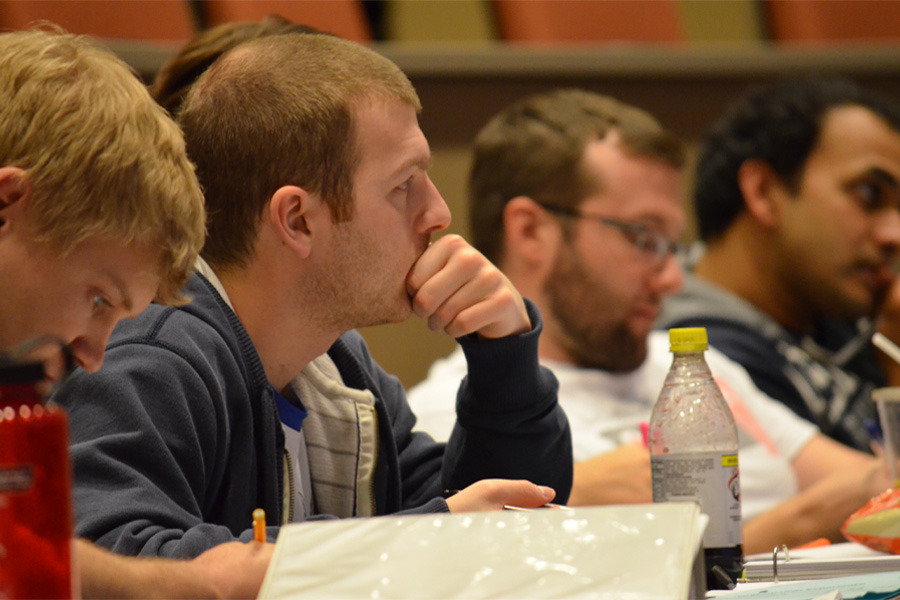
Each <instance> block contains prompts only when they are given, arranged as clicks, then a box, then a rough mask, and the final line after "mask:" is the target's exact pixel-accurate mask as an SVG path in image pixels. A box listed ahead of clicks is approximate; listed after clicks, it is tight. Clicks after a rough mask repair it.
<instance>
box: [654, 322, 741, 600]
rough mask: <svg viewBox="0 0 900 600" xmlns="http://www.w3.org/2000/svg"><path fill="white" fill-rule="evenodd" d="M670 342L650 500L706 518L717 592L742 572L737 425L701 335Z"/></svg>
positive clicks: (709, 575) (678, 332) (709, 573)
mask: <svg viewBox="0 0 900 600" xmlns="http://www.w3.org/2000/svg"><path fill="white" fill-rule="evenodd" d="M669 344H670V349H671V351H672V352H673V353H674V355H675V358H674V360H673V361H672V367H671V369H669V374H668V375H667V376H666V382H665V384H664V385H663V389H662V392H660V395H659V399H658V400H657V401H656V405H655V406H654V407H653V413H652V415H651V417H650V430H649V440H648V443H649V446H650V465H651V470H652V474H653V501H654V502H675V501H694V502H698V503H699V504H700V509H701V510H702V512H704V513H706V514H707V515H709V525H708V526H707V528H706V532H705V533H704V536H703V547H704V561H705V566H706V584H707V588H708V589H723V588H725V587H727V584H728V583H729V581H728V580H729V579H730V581H735V580H736V579H737V578H738V577H740V575H741V570H742V568H743V548H742V546H741V543H742V541H743V536H742V532H741V486H740V477H739V471H738V434H737V427H736V426H735V424H734V417H733V416H732V415H731V410H730V409H729V408H728V404H727V403H726V402H725V399H724V397H723V396H722V392H721V390H719V386H717V385H716V382H715V381H714V380H713V377H712V373H710V370H709V366H708V365H707V364H706V360H705V359H704V357H703V352H704V351H705V350H706V349H707V339H706V329H704V328H702V327H693V328H685V329H672V330H670V331H669ZM726 575H727V578H726V577H725V576H726Z"/></svg>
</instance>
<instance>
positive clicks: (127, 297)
mask: <svg viewBox="0 0 900 600" xmlns="http://www.w3.org/2000/svg"><path fill="white" fill-rule="evenodd" d="M0 59H2V62H3V68H2V69H0V289H2V291H3V293H2V294H0V315H2V317H0V350H2V352H3V353H11V352H14V351H15V349H21V348H23V347H25V346H28V345H30V344H29V341H30V340H35V339H48V338H49V339H53V340H56V341H58V342H59V343H62V344H65V345H67V346H68V347H69V348H70V350H71V353H72V355H73V357H74V359H75V361H76V362H77V363H78V364H79V365H80V366H81V367H82V368H83V369H84V370H85V371H91V372H93V371H97V370H98V369H99V368H100V366H101V364H102V362H103V356H104V349H105V347H106V342H107V340H108V338H109V335H110V332H111V331H112V329H113V326H114V325H115V324H116V323H117V322H118V321H120V320H122V319H127V318H131V317H134V316H136V315H137V314H138V313H140V312H141V310H143V309H144V308H146V307H147V306H148V305H149V304H150V301H151V300H153V299H154V298H155V299H156V301H157V302H160V303H166V304H183V303H184V302H186V301H187V300H188V298H187V297H186V296H185V295H184V294H183V293H182V291H181V288H182V286H183V284H184V282H185V281H186V279H187V277H188V275H189V273H190V270H191V267H192V265H193V262H194V260H195V257H196V256H197V253H198V252H199V250H200V247H201V245H202V244H203V235H204V216H205V212H204V209H203V198H202V195H201V192H200V187H199V186H198V184H197V180H196V177H195V176H194V172H193V167H192V165H191V163H190V161H189V160H188V159H187V155H186V153H185V146H184V139H183V137H182V134H181V132H180V131H179V129H178V127H177V126H176V125H175V123H174V122H172V121H171V119H169V118H168V117H167V116H166V114H165V112H164V111H163V110H161V109H160V108H159V106H157V104H156V103H155V102H154V101H153V100H152V99H151V98H150V96H149V95H148V94H147V90H146V89H145V88H144V86H143V85H142V84H141V82H140V81H139V80H138V79H137V77H135V75H134V74H133V73H132V72H131V71H130V70H129V69H128V67H127V66H126V65H125V64H124V63H122V62H121V61H120V60H119V59H117V58H116V57H114V56H113V55H112V54H110V53H109V52H107V51H105V50H101V49H100V48H98V47H95V46H93V45H92V44H90V43H89V42H87V41H86V40H85V39H83V38H79V37H75V36H72V35H68V34H62V33H56V32H45V31H37V30H32V31H22V32H15V33H4V34H2V35H0ZM46 347H50V346H46ZM34 358H44V359H47V358H48V357H47V356H35V357H34ZM57 383H59V382H57ZM104 401H105V402H110V403H115V402H116V401H117V398H115V397H108V398H105V399H104ZM82 475H83V476H84V475H86V476H87V477H90V476H91V475H92V474H91V473H86V474H85V473H83V474H82ZM0 500H2V499H0ZM53 516H55V515H51V517H53ZM10 550H11V551H12V552H16V551H17V549H16V548H12V549H7V551H10ZM19 550H20V549H19ZM270 556H271V545H267V544H259V543H251V544H242V543H233V544H227V545H222V546H219V547H217V548H215V549H213V550H211V551H209V552H207V553H205V554H203V555H201V556H200V557H198V558H197V559H195V560H190V561H173V560H161V559H149V558H132V557H123V556H118V555H116V554H112V553H110V552H108V551H106V550H104V549H101V548H98V547H96V546H94V545H93V544H91V543H90V542H89V541H87V540H83V539H78V540H75V541H74V542H73V544H72V564H73V568H74V570H75V575H76V578H77V580H78V581H79V582H80V586H81V587H80V590H76V592H77V593H80V594H81V596H83V597H85V598H129V597H134V598H149V597H163V598H180V597H193V598H213V597H235V598H247V597H253V596H255V595H256V593H257V591H258V590H259V586H260V584H261V583H262V579H263V576H264V575H265V571H266V567H267V565H268V563H269V557H270ZM0 560H2V558H0Z"/></svg>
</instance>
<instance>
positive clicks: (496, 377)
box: [444, 299, 572, 503]
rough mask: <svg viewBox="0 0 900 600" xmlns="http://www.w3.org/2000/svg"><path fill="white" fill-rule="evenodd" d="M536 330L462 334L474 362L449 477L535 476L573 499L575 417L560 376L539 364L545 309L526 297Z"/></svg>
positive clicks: (450, 483) (450, 484)
mask: <svg viewBox="0 0 900 600" xmlns="http://www.w3.org/2000/svg"><path fill="white" fill-rule="evenodd" d="M526 306H527V308H528V314H529V317H530V318H531V322H532V324H533V327H532V330H531V331H530V332H527V333H525V334H522V335H517V336H510V337H505V338H500V339H494V340H482V339H478V337H477V336H476V335H470V336H466V337H465V338H460V339H459V343H460V345H461V346H462V348H463V351H464V353H465V355H466V361H467V363H468V375H467V377H466V378H465V379H464V380H463V382H462V385H461V387H460V389H459V393H458V395H457V401H456V412H457V424H456V427H455V428H454V430H453V433H452V434H451V436H450V441H449V442H448V447H447V450H446V452H445V454H444V483H445V486H446V487H447V488H462V487H465V486H466V485H469V484H471V483H473V482H475V481H478V480H480V479H486V478H492V477H503V478H508V479H528V480H529V481H532V482H534V483H538V484H541V485H546V486H549V487H552V488H553V489H554V490H556V499H555V501H556V502H559V503H565V502H566V501H567V500H568V497H569V492H570V489H571V486H572V440H571V434H570V431H569V423H568V420H567V419H566V415H565V413H564V412H563V410H562V407H561V406H560V405H559V403H558V401H557V393H558V384H557V381H556V378H555V377H554V375H553V374H552V373H551V372H550V371H549V370H548V369H546V368H544V367H542V366H540V365H539V363H538V337H539V335H540V332H541V328H542V326H543V323H542V320H541V317H540V313H539V312H538V310H537V308H536V307H535V306H534V304H532V303H531V302H530V301H528V300H527V299H526Z"/></svg>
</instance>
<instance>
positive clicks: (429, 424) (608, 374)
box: [410, 90, 889, 552]
mask: <svg viewBox="0 0 900 600" xmlns="http://www.w3.org/2000/svg"><path fill="white" fill-rule="evenodd" d="M683 162H684V161H683V154H682V149H681V146H680V144H679V143H678V141H677V140H675V139H674V138H673V136H672V135H671V134H670V133H668V132H667V131H666V130H664V129H663V128H662V127H661V126H660V125H659V123H658V122H657V121H656V120H655V119H654V118H653V117H652V116H650V115H649V114H647V113H646V112H644V111H642V110H639V109H637V108H635V107H632V106H628V105H626V104H623V103H621V102H618V101H616V100H614V99H612V98H609V97H605V96H599V95H597V94H592V93H589V92H585V91H581V90H557V91H553V92H549V93H545V94H538V95H536V96H532V97H529V98H525V99H523V100H521V101H520V102H518V103H516V104H513V105H512V106H510V107H508V108H507V109H505V110H503V111H501V112H500V113H499V114H498V115H497V116H495V117H494V118H493V119H492V120H491V121H490V122H489V123H488V124H487V125H486V126H485V127H484V128H483V129H482V131H481V132H480V133H479V135H478V137H477V138H476V140H475V151H474V161H473V167H472V172H471V176H470V182H469V183H470V185H469V208H470V215H471V227H472V234H473V241H474V245H475V246H476V247H477V248H478V249H479V250H480V251H481V252H482V253H484V254H485V255H486V256H488V257H489V258H490V259H491V260H492V261H493V262H495V264H497V265H499V266H500V267H501V269H502V270H503V271H504V273H505V274H506V275H507V276H508V277H509V278H510V280H511V281H512V282H513V284H514V285H516V287H517V288H518V289H519V290H520V292H521V293H522V295H523V296H525V297H528V298H530V299H531V300H533V301H534V302H535V304H536V305H537V306H538V307H539V308H540V310H541V314H542V315H543V316H544V323H545V326H544V332H543V334H542V336H541V340H540V350H539V353H540V358H541V362H542V363H543V364H544V365H545V366H548V367H550V368H551V370H553V372H554V374H555V375H556V377H557V379H558V380H559V383H560V391H559V398H560V403H561V405H562V406H563V408H564V409H565V410H566V413H567V415H568V417H569V422H570V423H571V426H572V441H573V449H574V458H575V463H576V464H575V480H574V485H573V488H572V494H571V496H570V499H569V503H570V504H576V505H578V504H581V505H585V504H622V503H635V502H650V501H652V491H651V486H650V461H649V453H648V451H647V449H646V448H645V447H644V446H643V444H642V443H641V441H640V440H641V428H640V424H641V422H642V421H646V420H648V419H649V417H650V412H651V410H652V407H653V403H654V402H655V400H656V397H657V396H658V395H659V392H660V389H661V388H662V383H663V380H664V378H665V375H666V372H667V371H668V368H669V366H670V364H671V361H672V358H671V354H670V353H669V346H668V336H667V334H666V333H665V332H662V331H653V327H654V324H655V323H656V321H657V318H658V316H659V314H660V310H661V307H662V303H663V300H664V299H665V298H667V297H670V296H671V295H672V294H674V293H676V292H678V290H679V289H680V288H681V286H682V282H683V279H684V274H683V272H682V270H681V267H680V266H679V262H678V261H677V260H676V258H675V252H676V249H677V244H676V240H678V239H679V238H680V237H681V236H682V230H683V228H684V225H685V216H684V210H683V208H682V196H681V193H682V189H681V186H682V182H681V168H682V165H683ZM707 354H708V356H707V360H708V362H709V364H710V368H711V369H712V371H713V373H714V374H716V376H717V379H719V381H720V385H721V386H722V387H723V389H724V390H725V393H726V396H727V399H728V401H729V404H730V406H731V408H732V412H733V413H734V414H735V418H736V421H737V424H738V427H739V428H740V431H741V435H740V438H741V445H740V449H739V451H740V461H741V463H740V468H741V471H742V472H741V484H742V492H741V495H742V504H743V518H744V541H745V543H744V548H745V550H746V551H748V552H759V551H764V550H767V549H771V548H772V547H773V546H774V545H775V544H776V543H784V541H785V540H790V541H789V542H788V543H790V544H793V543H795V542H804V541H808V540H810V539H814V538H816V537H820V536H827V537H832V538H836V539H837V538H839V536H840V533H839V527H840V525H841V523H842V522H843V521H844V519H845V518H846V517H847V516H848V515H849V514H850V513H851V512H852V511H853V510H855V509H856V508H858V507H859V506H860V505H861V504H862V503H864V502H865V501H866V500H867V499H868V498H869V497H871V496H872V495H874V494H875V493H877V492H878V491H880V490H881V489H883V488H884V487H886V486H887V485H888V483H889V481H888V479H889V478H888V477H887V473H886V471H884V469H883V465H882V464H879V463H878V462H876V461H875V460H873V459H872V458H871V457H867V456H865V455H862V454H861V453H859V452H856V451H854V450H851V449H849V448H847V447H845V446H842V445H839V444H836V443H834V442H833V441H831V440H828V439H827V438H825V437H824V436H823V435H822V434H821V433H819V432H817V430H816V428H815V427H814V426H812V425H810V424H809V423H807V422H805V421H803V420H802V419H799V418H798V417H797V416H796V415H794V414H793V413H791V412H790V411H788V410H786V409H785V408H784V407H783V406H781V405H780V404H778V403H777V402H776V401H775V400H773V399H772V398H770V397H768V396H766V395H765V394H764V393H762V392H761V391H760V390H759V389H758V388H757V387H756V386H754V385H753V383H752V381H751V380H750V378H749V377H748V374H747V373H746V371H744V370H743V369H742V368H741V367H740V366H739V365H737V364H736V363H734V362H732V361H731V360H729V359H727V358H726V357H725V356H723V355H722V354H720V353H718V352H716V351H714V350H710V351H709V352H708V353H707ZM464 367H465V363H464V362H462V361H461V360H460V357H459V356H458V355H456V354H454V355H451V356H450V357H449V358H447V359H445V360H443V361H439V362H438V363H436V364H435V365H434V366H433V367H432V369H431V371H430V372H429V377H428V379H426V381H425V382H423V383H422V384H420V385H419V386H417V387H416V388H414V389H413V390H412V391H411V392H410V403H411V405H412V406H413V408H414V410H415V412H416V414H417V415H418V417H419V426H420V427H422V428H424V429H425V430H426V431H429V432H430V433H432V434H433V435H434V436H435V437H437V438H438V439H443V438H446V436H447V435H448V434H449V431H450V428H451V427H452V424H453V418H454V415H453V406H454V398H453V394H452V392H451V391H450V390H452V389H454V388H455V386H456V383H455V382H458V380H459V378H460V377H462V376H463V375H464V372H465V369H464ZM848 469H849V470H848ZM800 516H804V517H808V518H803V519H801V518H799V517H800ZM776 538H777V539H776Z"/></svg>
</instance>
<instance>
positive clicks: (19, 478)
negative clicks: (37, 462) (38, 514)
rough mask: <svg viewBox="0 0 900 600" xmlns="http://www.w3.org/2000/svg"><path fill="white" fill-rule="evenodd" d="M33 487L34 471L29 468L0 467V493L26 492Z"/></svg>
mask: <svg viewBox="0 0 900 600" xmlns="http://www.w3.org/2000/svg"><path fill="white" fill-rule="evenodd" d="M33 486H34V471H33V470H32V468H31V467H29V466H14V467H6V466H4V465H0V493H2V492H26V491H28V490H30V489H31V488H32V487H33Z"/></svg>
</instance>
